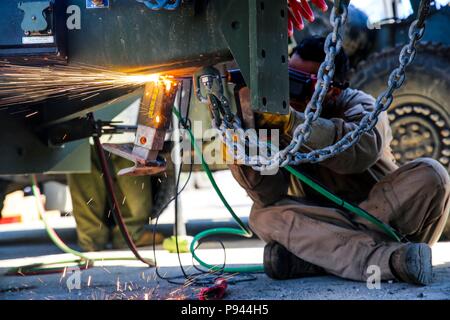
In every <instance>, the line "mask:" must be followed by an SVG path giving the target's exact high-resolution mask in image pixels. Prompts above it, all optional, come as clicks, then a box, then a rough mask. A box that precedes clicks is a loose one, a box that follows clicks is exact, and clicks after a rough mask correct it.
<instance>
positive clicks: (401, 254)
mask: <svg viewBox="0 0 450 320" xmlns="http://www.w3.org/2000/svg"><path fill="white" fill-rule="evenodd" d="M389 263H390V267H391V271H392V273H393V274H394V276H395V277H396V278H397V280H399V281H403V282H407V283H412V284H417V285H427V284H430V283H431V281H432V278H433V267H432V264H431V248H430V246H429V245H427V244H425V243H409V244H407V245H405V246H404V247H401V248H400V249H397V250H396V251H394V252H393V253H392V255H391V258H390V260H389Z"/></svg>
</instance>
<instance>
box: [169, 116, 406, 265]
mask: <svg viewBox="0 0 450 320" xmlns="http://www.w3.org/2000/svg"><path fill="white" fill-rule="evenodd" d="M173 112H174V113H175V115H176V116H177V117H178V119H179V120H180V121H181V116H180V113H179V112H178V110H176V109H175V108H174V109H173ZM187 132H188V134H189V139H190V140H191V145H192V146H193V148H194V150H195V152H196V153H197V155H199V156H200V157H201V161H202V167H203V169H204V171H205V172H206V175H207V176H208V178H209V180H210V181H211V184H212V186H213V188H214V190H215V191H216V193H217V195H218V196H219V198H220V199H221V200H222V202H223V204H224V205H225V207H226V208H227V210H228V211H229V212H230V214H231V215H232V216H233V218H234V219H235V221H236V222H237V223H238V224H239V226H240V227H241V230H239V229H235V228H216V229H210V230H206V231H203V232H200V233H199V234H197V235H196V236H195V237H194V239H193V240H192V243H191V246H190V251H191V254H192V256H193V257H194V259H195V260H196V261H197V262H198V263H199V264H200V265H202V266H203V267H205V268H208V269H210V270H211V271H222V272H231V273H233V272H261V271H264V267H263V266H262V265H258V266H249V267H236V268H231V267H225V268H223V267H219V266H215V265H211V264H208V263H206V262H204V261H202V260H201V259H200V258H199V257H198V256H197V255H196V254H195V246H196V244H197V243H198V242H199V241H200V239H202V238H205V237H208V236H211V235H219V234H232V235H239V236H243V237H246V238H251V237H252V236H253V233H252V232H251V231H250V230H249V229H247V228H246V227H245V225H244V223H243V222H242V221H241V219H239V217H238V216H237V215H236V213H235V212H234V211H233V209H232V208H231V206H230V205H229V203H228V202H227V200H226V199H225V197H224V196H223V194H222V192H221V191H220V188H219V187H218V186H217V183H216V181H215V179H214V177H213V175H212V173H211V170H210V168H209V166H208V164H207V163H206V162H205V159H204V157H203V152H202V150H201V149H200V147H199V146H198V145H197V143H196V142H195V137H194V135H193V133H192V131H191V130H190V129H189V128H187ZM285 169H286V170H287V171H288V172H290V173H291V174H293V175H294V176H295V177H296V178H297V179H299V180H300V181H302V182H304V183H305V184H307V185H308V186H310V187H311V188H313V189H314V190H316V191H317V192H319V193H320V194H322V195H323V196H325V197H326V198H328V199H329V200H331V201H332V202H334V203H336V204H337V205H340V206H342V207H343V208H345V209H347V210H348V211H350V212H352V213H354V214H356V215H358V216H360V217H362V218H364V219H366V220H368V221H370V222H371V223H373V224H375V225H376V226H378V227H379V228H380V229H381V230H383V231H384V232H385V233H386V234H388V235H389V236H390V237H392V238H393V239H394V240H396V241H398V242H400V241H401V238H400V236H399V235H398V233H397V232H396V231H395V230H394V229H393V228H392V227H390V226H389V225H387V224H385V223H384V222H382V221H381V220H379V219H377V218H376V217H374V216H372V215H371V214H369V213H368V212H366V211H364V210H362V209H361V208H359V207H357V206H354V205H352V204H350V203H348V202H346V201H344V200H343V199H341V198H340V197H338V196H336V195H335V194H333V193H331V192H330V191H328V190H326V189H325V188H323V187H322V186H320V185H319V184H317V183H315V182H314V181H312V180H311V179H309V178H308V177H306V176H305V175H303V174H301V173H300V172H298V171H297V170H295V169H294V168H292V167H291V166H286V167H285Z"/></svg>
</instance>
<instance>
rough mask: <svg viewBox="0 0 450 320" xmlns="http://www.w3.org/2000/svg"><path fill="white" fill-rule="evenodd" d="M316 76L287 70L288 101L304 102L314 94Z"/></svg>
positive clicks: (290, 69)
mask: <svg viewBox="0 0 450 320" xmlns="http://www.w3.org/2000/svg"><path fill="white" fill-rule="evenodd" d="M316 83H317V76H316V75H315V74H310V73H307V72H303V71H300V70H296V69H292V68H289V95H290V100H291V101H292V100H294V101H306V100H309V99H310V98H311V96H312V95H313V93H314V87H315V86H316Z"/></svg>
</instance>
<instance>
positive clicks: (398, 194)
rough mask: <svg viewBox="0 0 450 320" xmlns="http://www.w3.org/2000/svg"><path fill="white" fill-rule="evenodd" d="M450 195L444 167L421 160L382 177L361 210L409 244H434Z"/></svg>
mask: <svg viewBox="0 0 450 320" xmlns="http://www.w3.org/2000/svg"><path fill="white" fill-rule="evenodd" d="M449 196H450V178H449V176H448V173H447V171H446V170H445V168H444V167H443V166H442V165H441V164H440V163H439V162H437V161H435V160H433V159H429V158H421V159H416V160H414V161H411V162H409V163H407V164H405V165H403V166H402V167H400V168H399V169H397V170H396V171H394V172H392V173H391V174H389V175H387V176H386V177H384V178H383V179H382V180H381V181H380V182H378V183H377V184H376V185H375V186H374V187H373V189H372V190H371V192H370V194H369V198H368V199H367V200H366V201H364V202H362V203H361V204H360V207H361V208H363V209H365V210H367V211H369V212H370V213H372V214H373V215H375V216H376V217H378V218H379V219H381V220H382V221H384V222H386V223H388V224H389V225H391V226H392V227H394V228H395V229H397V230H398V231H400V232H401V233H402V234H404V235H405V236H406V237H407V239H408V240H410V241H411V242H424V243H428V244H429V245H433V244H434V243H436V242H437V241H438V240H439V237H440V236H441V234H442V231H443V230H444V226H445V223H446V221H447V218H448V214H449V210H450V201H449ZM357 220H358V222H361V219H357Z"/></svg>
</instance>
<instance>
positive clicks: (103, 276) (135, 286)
mask: <svg viewBox="0 0 450 320" xmlns="http://www.w3.org/2000/svg"><path fill="white" fill-rule="evenodd" d="M215 175H216V177H217V179H218V182H219V185H220V186H221V187H222V188H223V191H224V194H225V196H226V197H227V199H229V201H230V203H231V204H232V206H233V207H234V208H235V210H236V211H237V213H238V215H240V216H241V217H242V218H243V219H244V221H246V219H247V217H248V212H249V210H250V203H251V202H250V200H249V199H248V197H247V196H246V195H245V192H244V191H243V190H242V189H240V188H239V186H237V185H236V183H235V182H234V180H233V179H232V178H231V177H230V176H229V173H227V172H219V173H216V174H215ZM198 184H200V185H204V187H203V188H201V189H194V188H193V185H192V183H191V184H190V186H189V187H188V188H187V190H186V191H185V192H184V193H183V195H182V207H183V212H184V215H185V218H186V220H187V229H188V233H190V234H195V233H197V232H199V231H201V230H204V229H207V228H210V227H217V226H230V225H233V222H232V221H231V220H230V219H229V217H228V214H227V212H226V211H225V210H224V208H223V206H222V205H221V204H220V202H219V201H218V198H217V196H216V195H215V194H214V193H213V191H212V190H211V189H210V188H209V187H208V184H207V183H206V181H204V180H203V179H200V180H198ZM172 210H173V209H172V208H171V207H169V208H168V209H167V211H166V212H165V213H164V214H163V215H162V217H161V227H160V228H161V229H160V230H162V231H164V232H165V233H167V232H169V233H170V230H171V223H172V222H173V217H172V215H173V212H172ZM52 225H54V227H55V228H57V231H58V233H59V234H60V235H61V237H62V238H63V239H64V240H65V241H66V242H67V243H68V244H69V246H70V247H72V248H75V249H78V248H77V245H76V234H75V229H74V227H75V225H74V220H73V218H72V217H64V218H60V219H55V220H53V222H52ZM222 241H223V244H224V245H225V247H226V257H225V256H224V251H223V249H222V248H221V246H220V245H219V244H218V243H217V242H213V241H211V242H208V243H205V244H204V245H202V247H201V248H200V249H199V250H198V255H199V257H200V258H202V259H203V260H205V261H207V262H208V263H210V264H217V265H222V264H223V262H224V259H225V258H226V262H227V265H230V266H253V265H260V264H261V262H262V253H263V246H264V244H263V243H262V242H261V241H260V240H258V239H255V238H253V239H238V238H230V237H228V238H224V239H222ZM142 254H143V255H144V256H146V257H150V258H153V251H152V250H151V248H144V250H142ZM90 255H91V256H93V257H94V256H95V257H96V258H99V259H101V258H102V257H105V256H111V255H114V256H116V257H118V256H127V257H132V255H131V253H130V252H129V251H109V252H102V253H96V254H92V253H91V254H90ZM156 257H157V263H158V265H159V273H160V274H161V275H162V276H164V277H174V276H180V275H182V273H181V270H180V267H179V262H178V257H177V255H176V254H171V253H168V252H167V251H164V250H162V248H161V247H158V248H157V251H156ZM66 258H67V259H70V258H71V256H70V255H67V254H61V253H60V250H59V249H58V248H56V247H55V246H54V245H52V244H51V243H50V242H49V241H48V239H47V237H46V235H45V232H44V230H43V226H42V224H40V223H34V224H28V225H23V224H20V225H4V226H0V299H1V300H17V299H33V300H43V299H45V300H60V299H73V300H100V299H101V300H103V299H140V300H144V299H196V298H197V294H198V292H199V290H200V286H196V285H195V284H192V283H191V282H190V283H187V284H184V285H183V283H184V281H183V278H177V279H175V281H176V282H177V284H171V283H169V282H167V281H166V280H162V279H159V278H158V276H157V275H156V272H155V268H148V267H146V266H145V265H144V264H143V263H140V262H137V261H99V262H97V263H96V264H95V266H94V267H93V268H89V269H85V270H81V271H79V272H77V271H76V270H75V269H74V268H72V267H68V268H66V269H65V272H60V273H57V274H49V275H35V276H20V275H19V276H7V275H5V273H6V272H7V271H8V269H9V268H12V267H18V266H21V265H26V264H30V263H41V262H51V261H56V260H61V259H66ZM181 261H182V264H183V265H184V266H185V269H186V272H187V273H189V274H194V273H196V272H197V270H195V269H194V268H193V267H192V263H193V262H192V257H191V255H190V254H182V255H181ZM433 264H434V266H435V268H434V270H435V274H434V282H433V284H432V285H430V286H427V287H417V286H412V285H407V284H402V283H387V282H383V283H381V288H380V289H368V287H367V285H366V283H360V282H353V281H347V280H343V279H339V278H337V277H333V276H324V277H314V278H304V279H297V280H289V281H274V280H271V279H269V278H268V277H266V276H265V275H264V274H263V273H253V274H243V273H241V274H231V275H227V277H228V278H229V283H230V284H229V288H228V292H227V296H226V299H233V300H240V299H249V300H255V299H275V300H277V299H282V300H286V299H319V300H320V299H338V300H340V299H375V300H380V299H386V300H400V299H426V300H428V299H439V300H449V299H450V242H441V243H438V244H437V245H436V246H435V247H434V248H433ZM74 271H75V272H74ZM195 277H196V279H197V280H208V279H210V278H211V277H209V278H205V276H201V275H196V276H195ZM78 279H79V287H78V285H77V281H76V280H78ZM78 288H79V289H78Z"/></svg>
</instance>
